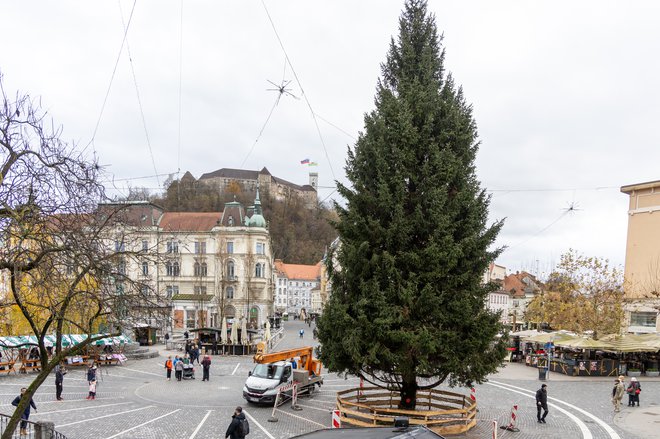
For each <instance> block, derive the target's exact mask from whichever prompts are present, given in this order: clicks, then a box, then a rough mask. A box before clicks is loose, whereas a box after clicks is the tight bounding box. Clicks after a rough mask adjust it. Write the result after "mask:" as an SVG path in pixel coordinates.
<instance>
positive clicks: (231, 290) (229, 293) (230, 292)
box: [227, 287, 234, 299]
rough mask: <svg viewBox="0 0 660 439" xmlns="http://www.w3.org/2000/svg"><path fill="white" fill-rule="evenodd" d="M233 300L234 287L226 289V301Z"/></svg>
mask: <svg viewBox="0 0 660 439" xmlns="http://www.w3.org/2000/svg"><path fill="white" fill-rule="evenodd" d="M233 298H234V287H227V299H233Z"/></svg>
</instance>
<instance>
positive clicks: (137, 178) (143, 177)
mask: <svg viewBox="0 0 660 439" xmlns="http://www.w3.org/2000/svg"><path fill="white" fill-rule="evenodd" d="M170 175H172V173H171V172H170V173H167V172H165V173H160V174H153V175H143V176H141V177H126V178H114V177H113V178H111V179H108V180H101V181H100V183H111V182H116V181H132V180H146V179H147V178H154V177H156V178H158V177H164V176H170ZM159 185H160V183H159Z"/></svg>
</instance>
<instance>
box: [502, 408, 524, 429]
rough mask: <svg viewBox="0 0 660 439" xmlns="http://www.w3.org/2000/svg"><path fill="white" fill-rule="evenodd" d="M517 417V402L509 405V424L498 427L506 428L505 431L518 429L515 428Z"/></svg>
mask: <svg viewBox="0 0 660 439" xmlns="http://www.w3.org/2000/svg"><path fill="white" fill-rule="evenodd" d="M517 418H518V404H516V405H514V406H513V407H511V420H510V421H509V425H507V426H504V425H503V426H501V427H500V428H501V429H502V430H507V431H520V430H519V429H517V428H516V420H517Z"/></svg>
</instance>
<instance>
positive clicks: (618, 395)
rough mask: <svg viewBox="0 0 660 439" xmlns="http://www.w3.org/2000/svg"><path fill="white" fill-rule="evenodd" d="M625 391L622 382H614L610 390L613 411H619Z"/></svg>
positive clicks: (618, 380)
mask: <svg viewBox="0 0 660 439" xmlns="http://www.w3.org/2000/svg"><path fill="white" fill-rule="evenodd" d="M624 393H625V389H624V388H623V381H622V380H620V379H617V380H614V387H613V388H612V405H614V411H615V412H620V411H621V400H622V399H623V395H624Z"/></svg>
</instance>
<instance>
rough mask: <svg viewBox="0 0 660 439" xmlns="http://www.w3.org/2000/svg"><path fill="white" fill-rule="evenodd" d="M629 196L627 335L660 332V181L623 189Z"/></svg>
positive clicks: (626, 279) (626, 295)
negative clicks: (659, 310)
mask: <svg viewBox="0 0 660 439" xmlns="http://www.w3.org/2000/svg"><path fill="white" fill-rule="evenodd" d="M621 192H623V193H624V194H627V195H628V196H629V203H628V237H627V241H626V262H625V282H626V284H625V297H626V301H627V304H626V321H625V325H626V327H627V331H628V332H649V331H653V330H656V331H657V330H658V329H659V328H658V320H657V307H656V305H657V303H656V302H657V299H656V298H655V296H654V293H655V294H659V293H660V180H659V181H652V182H647V183H639V184H632V185H627V186H623V187H622V188H621Z"/></svg>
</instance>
